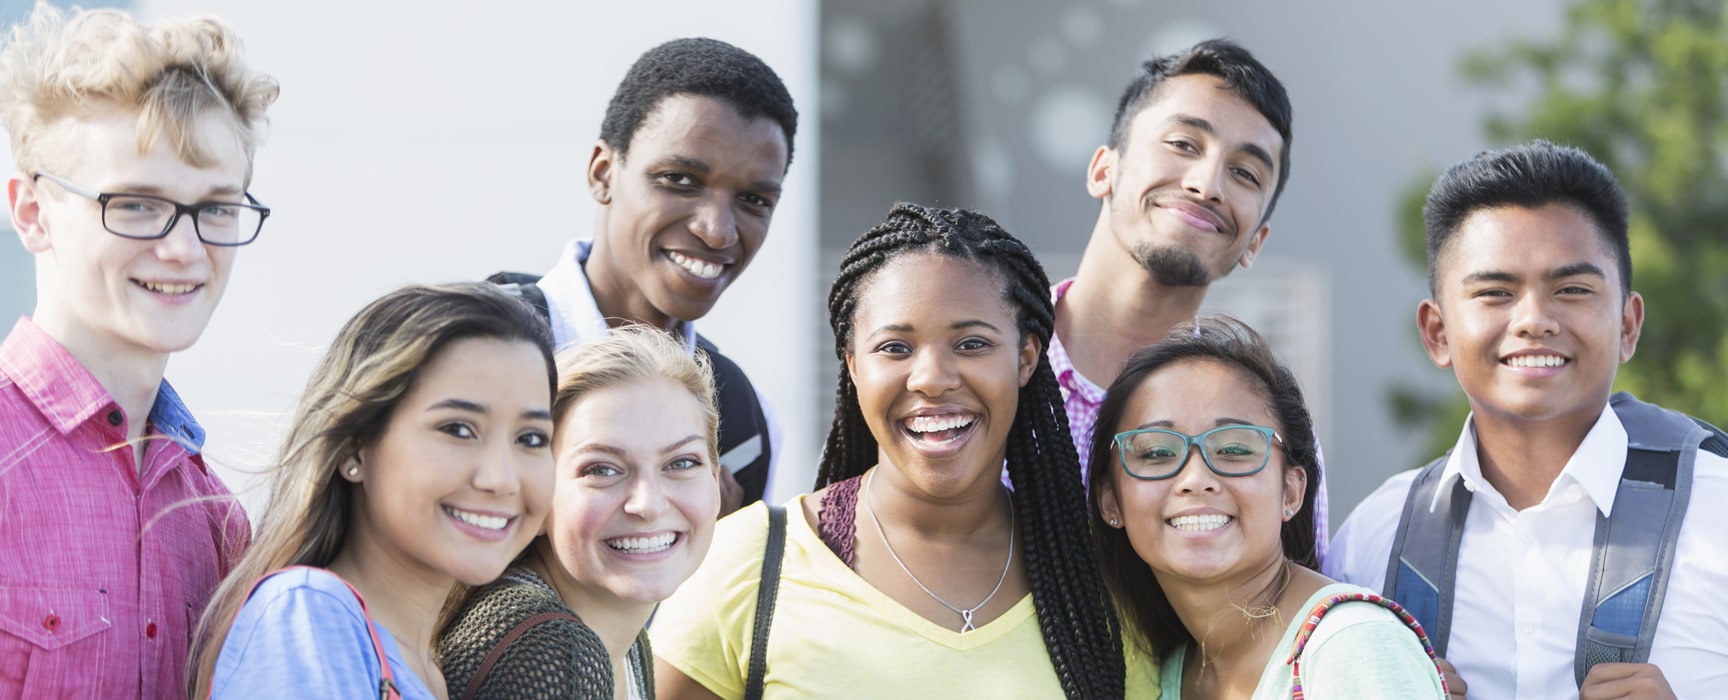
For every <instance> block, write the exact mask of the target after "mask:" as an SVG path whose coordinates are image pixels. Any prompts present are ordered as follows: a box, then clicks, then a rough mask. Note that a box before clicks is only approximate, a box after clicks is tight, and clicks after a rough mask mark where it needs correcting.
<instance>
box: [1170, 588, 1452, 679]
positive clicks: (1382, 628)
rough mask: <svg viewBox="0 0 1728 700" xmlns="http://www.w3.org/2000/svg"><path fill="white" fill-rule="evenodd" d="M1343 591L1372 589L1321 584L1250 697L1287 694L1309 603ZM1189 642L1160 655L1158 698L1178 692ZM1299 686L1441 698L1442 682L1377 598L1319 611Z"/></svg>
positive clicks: (1418, 644)
mask: <svg viewBox="0 0 1728 700" xmlns="http://www.w3.org/2000/svg"><path fill="white" fill-rule="evenodd" d="M1342 593H1373V591H1370V590H1368V589H1366V588H1363V587H1361V586H1352V585H1350V584H1347V583H1335V584H1332V585H1330V586H1326V587H1325V588H1321V589H1320V590H1319V591H1318V592H1316V593H1315V594H1314V595H1313V596H1311V597H1309V598H1308V602H1306V603H1303V604H1302V607H1301V608H1300V611H1301V612H1300V613H1299V614H1298V615H1296V616H1295V619H1293V620H1291V621H1290V624H1289V625H1287V626H1286V627H1285V629H1284V638H1283V639H1282V640H1280V641H1279V642H1278V651H1277V652H1275V653H1273V654H1272V658H1271V659H1268V660H1267V661H1266V670H1265V671H1264V672H1262V673H1261V674H1260V684H1259V685H1258V686H1256V687H1255V688H1254V695H1253V698H1254V700H1289V698H1290V691H1291V683H1292V681H1293V680H1294V677H1293V676H1292V675H1291V669H1290V666H1289V665H1287V664H1285V663H1284V661H1285V659H1286V658H1287V657H1288V656H1289V655H1290V649H1291V646H1292V645H1294V644H1295V643H1296V633H1297V632H1298V631H1299V630H1301V628H1302V624H1303V623H1304V622H1307V620H1308V618H1307V616H1308V611H1310V610H1313V609H1314V606H1316V605H1319V604H1320V603H1321V601H1324V600H1326V599H1327V598H1330V597H1332V596H1335V595H1339V594H1342ZM1186 653H1187V647H1186V646H1184V647H1180V648H1177V649H1176V650H1175V651H1174V652H1171V654H1170V655H1169V656H1168V657H1165V659H1164V667H1163V670H1162V671H1161V673H1160V674H1159V684H1160V686H1161V687H1162V689H1163V698H1164V700H1179V699H1180V698H1181V697H1182V661H1183V657H1184V656H1186ZM1302 693H1303V695H1305V696H1306V697H1310V698H1316V699H1317V700H1326V699H1327V698H1417V699H1421V698H1435V699H1436V700H1445V698H1446V694H1445V693H1443V692H1441V690H1440V672H1439V670H1437V669H1436V668H1435V667H1434V660H1433V659H1430V658H1428V652H1427V651H1426V650H1424V649H1423V648H1422V642H1421V640H1420V639H1418V638H1417V637H1416V633H1415V632H1414V631H1412V630H1411V629H1410V628H1409V627H1407V626H1405V624H1404V621H1403V620H1400V619H1398V616H1397V615H1396V614H1394V613H1393V612H1392V611H1391V610H1387V609H1386V608H1383V607H1381V606H1380V605H1378V604H1376V603H1370V602H1365V601H1352V602H1345V603H1339V604H1337V605H1335V606H1333V607H1332V609H1331V610H1329V611H1327V613H1326V616H1325V617H1322V618H1320V624H1319V626H1317V627H1315V628H1314V634H1313V636H1311V637H1309V638H1308V645H1307V646H1305V647H1303V648H1302Z"/></svg>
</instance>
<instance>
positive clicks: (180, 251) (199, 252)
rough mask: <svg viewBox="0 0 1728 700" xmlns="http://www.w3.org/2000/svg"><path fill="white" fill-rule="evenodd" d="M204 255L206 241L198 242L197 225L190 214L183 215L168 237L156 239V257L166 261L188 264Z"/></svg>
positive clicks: (170, 229)
mask: <svg viewBox="0 0 1728 700" xmlns="http://www.w3.org/2000/svg"><path fill="white" fill-rule="evenodd" d="M204 255H205V250H204V241H201V240H198V229H197V225H196V224H194V223H193V222H192V216H191V215H190V214H185V215H182V216H181V217H180V218H179V219H178V220H176V221H175V222H174V225H173V226H172V227H170V228H169V229H168V235H166V236H163V237H162V238H158V239H156V257H158V258H161V259H162V260H164V261H167V262H177V263H188V262H192V261H195V260H197V259H199V258H201V257H204Z"/></svg>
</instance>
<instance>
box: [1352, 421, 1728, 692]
mask: <svg viewBox="0 0 1728 700" xmlns="http://www.w3.org/2000/svg"><path fill="white" fill-rule="evenodd" d="M1474 425H1475V423H1474V419H1473V418H1472V419H1469V420H1466V421H1465V423H1464V431H1463V434H1462V435H1460V436H1459V438H1458V443H1457V446H1455V447H1454V448H1453V449H1452V453H1451V456H1450V457H1449V458H1448V459H1447V462H1446V467H1445V471H1444V472H1443V473H1442V474H1441V477H1440V479H1441V480H1440V488H1439V489H1438V490H1437V491H1436V496H1435V499H1434V501H1433V502H1432V503H1430V504H1429V505H1430V506H1431V507H1432V506H1435V505H1439V507H1444V505H1443V504H1441V503H1442V501H1444V496H1445V494H1448V493H1451V489H1452V482H1453V480H1454V479H1462V480H1463V481H1464V487H1465V488H1466V489H1469V490H1470V491H1471V493H1472V494H1473V497H1472V498H1471V499H1470V512H1469V515H1468V517H1467V518H1466V519H1465V521H1464V535H1463V542H1462V544H1460V546H1459V555H1458V572H1457V584H1456V590H1455V592H1454V595H1453V603H1452V631H1451V638H1450V641H1449V642H1448V643H1447V651H1446V658H1447V660H1448V661H1451V662H1452V663H1453V664H1454V665H1456V666H1457V667H1458V673H1459V675H1461V676H1463V678H1464V681H1465V682H1466V683H1467V684H1468V685H1469V693H1470V697H1472V698H1481V699H1486V700H1495V699H1497V698H1576V697H1578V686H1577V680H1576V676H1575V675H1574V672H1573V652H1574V648H1575V647H1576V644H1577V639H1578V621H1579V618H1580V616H1581V611H1582V609H1583V605H1584V587H1585V584H1586V583H1588V582H1589V568H1590V560H1591V553H1592V551H1591V550H1592V548H1593V546H1594V539H1595V533H1596V514H1597V512H1598V511H1600V512H1601V513H1603V514H1605V515H1606V514H1609V512H1610V511H1611V510H1612V508H1613V505H1614V493H1615V491H1616V489H1617V488H1618V487H1619V479H1620V472H1621V470H1622V468H1623V467H1624V466H1625V462H1626V428H1625V427H1624V426H1622V425H1621V424H1620V419H1619V417H1618V416H1616V415H1615V414H1614V411H1613V410H1611V409H1609V408H1607V406H1604V407H1603V411H1602V415H1601V417H1600V418H1598V419H1597V420H1596V424H1595V426H1593V427H1591V428H1590V432H1589V434H1587V435H1585V436H1584V442H1583V443H1581V444H1579V446H1578V450H1577V451H1576V452H1574V453H1573V454H1572V457H1571V458H1570V459H1568V460H1567V462H1566V467H1565V468H1564V470H1562V471H1561V473H1560V476H1559V477H1557V478H1556V479H1555V480H1554V483H1553V484H1552V485H1551V486H1550V487H1549V489H1548V494H1547V496H1546V497H1544V498H1543V499H1542V502H1541V503H1538V504H1536V505H1534V506H1531V507H1529V508H1526V509H1524V510H1523V511H1517V510H1513V509H1512V507H1511V506H1510V505H1508V504H1507V503H1506V499H1505V497H1504V496H1502V495H1501V494H1500V493H1499V492H1497V491H1495V490H1494V486H1493V485H1491V484H1489V483H1488V482H1487V481H1486V480H1485V479H1483V478H1482V469H1481V465H1480V463H1479V462H1478V461H1477V455H1476V437H1475V435H1476V433H1475V428H1474ZM1415 477H1416V470H1411V471H1408V472H1404V473H1401V474H1398V475H1396V476H1393V477H1392V478H1391V479H1388V480H1387V481H1386V483H1385V484H1383V485H1382V486H1381V487H1380V488H1379V489H1378V490H1376V491H1375V492H1374V493H1373V494H1370V495H1369V496H1368V498H1367V499H1366V500H1364V501H1363V502H1362V504H1361V505H1359V506H1357V507H1356V510H1355V512H1353V513H1351V514H1350V517H1349V518H1348V519H1346V520H1345V521H1344V525H1343V526H1342V527H1340V528H1339V529H1338V536H1337V537H1335V538H1334V539H1333V541H1332V550H1331V553H1330V554H1329V555H1328V556H1327V558H1326V561H1325V562H1324V565H1325V567H1324V568H1325V573H1326V574H1327V575H1328V576H1331V577H1333V578H1335V579H1338V580H1341V581H1347V582H1349V583H1354V584H1357V585H1359V586H1366V587H1368V588H1372V589H1375V590H1381V589H1382V588H1384V585H1385V579H1386V559H1387V557H1388V556H1389V555H1390V553H1391V551H1392V540H1393V538H1394V537H1395V536H1396V534H1397V529H1398V519H1399V517H1400V516H1401V515H1402V513H1403V507H1404V500H1405V496H1406V495H1407V494H1408V493H1409V491H1410V484H1411V483H1412V481H1414V479H1415ZM1650 663H1652V664H1655V665H1656V666H1657V667H1658V668H1660V669H1662V674H1663V676H1665V677H1666V678H1667V679H1668V683H1669V685H1670V686H1672V687H1673V689H1674V692H1675V693H1676V694H1677V695H1678V696H1679V697H1680V698H1683V699H1684V698H1714V697H1728V459H1723V458H1722V457H1718V456H1716V455H1714V454H1711V453H1708V452H1703V451H1700V452H1699V453H1698V458H1697V461H1696V463H1695V467H1694V472H1693V481H1692V497H1691V501H1690V502H1689V506H1688V507H1687V510H1686V520H1685V522H1684V523H1682V525H1681V527H1680V541H1679V543H1678V545H1677V547H1676V551H1675V557H1674V572H1673V577H1672V578H1671V579H1670V580H1669V582H1668V592H1667V596H1666V597H1665V598H1664V603H1663V607H1662V614H1661V618H1660V619H1659V620H1658V622H1657V628H1656V639H1655V642H1654V644H1653V645H1652V648H1651V651H1650Z"/></svg>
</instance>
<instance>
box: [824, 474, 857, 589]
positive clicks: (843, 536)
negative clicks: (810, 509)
mask: <svg viewBox="0 0 1728 700" xmlns="http://www.w3.org/2000/svg"><path fill="white" fill-rule="evenodd" d="M861 478H862V477H861V476H855V477H852V478H850V479H847V480H845V481H839V482H835V483H834V484H832V485H830V486H829V487H828V490H827V491H826V492H825V493H823V494H822V506H821V508H820V509H818V510H817V511H816V533H817V534H818V535H821V536H822V543H823V544H826V545H828V549H830V550H832V551H833V552H834V556H837V557H840V561H842V562H845V564H846V568H852V560H853V559H854V558H855V556H856V554H855V552H854V551H853V544H854V542H856V541H857V540H856V535H857V531H858V517H857V515H858V484H859V479H861Z"/></svg>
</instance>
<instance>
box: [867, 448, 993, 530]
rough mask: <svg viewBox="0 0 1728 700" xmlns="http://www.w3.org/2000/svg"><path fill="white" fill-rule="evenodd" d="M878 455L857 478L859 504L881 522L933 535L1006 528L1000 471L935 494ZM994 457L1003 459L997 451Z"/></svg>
mask: <svg viewBox="0 0 1728 700" xmlns="http://www.w3.org/2000/svg"><path fill="white" fill-rule="evenodd" d="M878 459H879V460H880V461H878V463H877V466H876V467H874V468H872V469H871V470H870V471H869V472H866V473H865V475H864V480H863V483H861V484H859V489H860V490H862V491H863V492H864V493H862V494H861V496H860V508H863V507H865V506H868V508H869V510H870V512H872V513H874V514H875V515H876V519H877V520H879V521H881V522H882V523H884V524H887V523H894V524H896V525H897V526H899V527H904V528H907V529H911V530H915V531H917V532H920V533H923V534H925V535H930V536H934V537H949V536H954V537H972V536H976V535H980V534H993V533H1006V532H1007V527H1008V522H1009V518H1010V517H1012V516H1011V515H1010V514H1009V508H1010V503H1009V500H1010V499H1009V496H1008V490H1007V488H1006V487H1004V486H1003V485H1002V481H1001V472H1000V471H991V470H985V471H984V472H983V474H984V480H983V482H981V483H979V484H976V485H973V486H972V487H969V488H966V489H965V490H964V491H962V492H960V493H958V494H956V495H953V496H946V497H936V496H932V495H931V494H928V493H925V492H923V491H921V490H919V489H918V488H917V487H916V486H914V485H912V483H911V482H909V481H907V479H906V478H905V477H904V476H903V475H902V474H901V473H900V472H899V470H898V469H896V468H895V467H893V466H892V465H890V464H889V463H888V461H887V459H885V458H883V457H880V456H879V457H878ZM995 463H997V464H1001V463H1002V456H1001V455H997V456H996V458H995ZM884 467H886V468H884ZM860 515H862V514H860Z"/></svg>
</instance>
